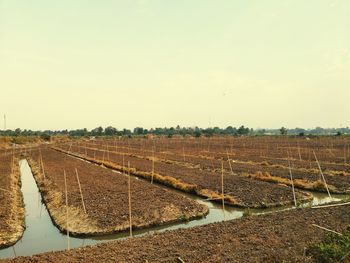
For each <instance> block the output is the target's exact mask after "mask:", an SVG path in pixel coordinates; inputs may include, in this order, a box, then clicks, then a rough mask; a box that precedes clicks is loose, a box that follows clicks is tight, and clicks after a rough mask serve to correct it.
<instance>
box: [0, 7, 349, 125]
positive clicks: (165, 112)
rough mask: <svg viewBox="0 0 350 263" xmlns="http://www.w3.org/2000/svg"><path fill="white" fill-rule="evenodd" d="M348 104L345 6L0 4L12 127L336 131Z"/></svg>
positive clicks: (2, 103) (6, 108) (4, 86)
mask: <svg viewBox="0 0 350 263" xmlns="http://www.w3.org/2000/svg"><path fill="white" fill-rule="evenodd" d="M349 101H350V1H349V0H338V1H337V0H274V1H273V0H259V1H257V0H256V1H249V0H240V1H239V0H226V1H224V0H216V1H214V0H176V1H172V0H139V1H136V0H135V1H131V0H124V1H117V0H115V1H108V0H101V1H98V0H95V1H93V0H90V1H88V0H74V1H72V0H59V1H54V0H51V1H48V0H36V1H25V0H22V1H19V0H0V114H1V115H3V114H5V113H6V115H7V127H8V128H11V129H13V128H17V127H20V128H22V129H24V128H27V129H65V128H68V129H75V128H84V127H86V128H88V129H91V128H94V127H96V126H99V125H102V126H107V125H112V126H115V127H116V128H124V127H126V128H132V127H135V126H142V127H146V128H150V127H155V126H157V127H165V126H167V127H170V126H176V125H177V124H180V125H181V126H201V127H207V126H220V127H226V126H228V125H232V126H238V125H241V124H244V125H246V126H249V127H254V128H258V127H261V128H278V127H281V126H286V127H289V128H293V127H304V128H309V127H315V126H322V127H331V126H332V127H333V126H336V127H340V126H343V127H345V126H350V106H349ZM0 120H1V121H0V123H1V126H0V129H2V127H3V124H2V118H1V119H0Z"/></svg>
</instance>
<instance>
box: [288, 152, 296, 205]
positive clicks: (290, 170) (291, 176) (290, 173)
mask: <svg viewBox="0 0 350 263" xmlns="http://www.w3.org/2000/svg"><path fill="white" fill-rule="evenodd" d="M288 166H289V175H290V181H291V184H292V190H293V198H294V206H295V207H297V199H296V197H295V189H294V182H293V174H292V168H291V167H290V157H289V154H288Z"/></svg>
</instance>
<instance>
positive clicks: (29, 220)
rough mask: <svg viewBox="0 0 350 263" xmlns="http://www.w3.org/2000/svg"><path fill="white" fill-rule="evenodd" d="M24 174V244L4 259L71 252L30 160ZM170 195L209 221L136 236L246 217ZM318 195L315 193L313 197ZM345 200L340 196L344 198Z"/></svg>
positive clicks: (5, 252) (75, 243)
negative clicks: (199, 208)
mask: <svg viewBox="0 0 350 263" xmlns="http://www.w3.org/2000/svg"><path fill="white" fill-rule="evenodd" d="M20 171H21V180H22V193H23V200H24V204H25V210H26V219H25V220H26V227H27V228H26V230H25V232H24V235H23V237H22V239H21V240H20V241H18V242H17V243H16V244H15V245H14V246H12V247H9V248H5V249H1V250H0V258H13V257H15V256H27V255H34V254H38V253H43V252H47V251H55V250H64V249H66V248H67V236H66V235H63V234H61V233H60V232H59V230H58V229H57V228H56V227H55V226H54V225H53V223H52V221H51V218H50V216H49V213H48V211H47V210H46V207H45V205H44V204H43V203H42V199H41V195H40V193H39V191H38V188H37V185H36V183H35V180H34V178H33V175H32V172H31V170H30V167H29V165H28V163H27V161H26V160H22V161H20ZM168 191H173V192H177V193H179V194H182V195H184V196H187V197H189V198H191V199H192V200H195V201H197V202H198V203H201V204H205V205H207V206H208V207H209V214H208V215H207V216H206V217H205V218H201V219H197V220H192V221H189V222H185V223H174V224H171V225H167V226H161V227H152V228H147V229H144V230H135V231H133V234H134V236H142V235H146V234H151V233H155V232H161V231H165V230H173V229H178V228H189V227H194V226H199V225H205V224H209V223H214V222H220V221H223V220H232V219H237V218H240V217H242V216H243V212H244V210H243V209H238V208H233V207H229V206H226V207H225V212H224V211H223V210H222V207H221V205H220V204H216V203H212V202H209V201H206V200H203V199H201V198H199V197H196V196H193V195H189V194H185V193H183V192H180V191H177V190H172V189H168ZM313 194H314V193H313ZM343 197H345V196H337V198H338V200H340V199H339V198H343ZM330 201H334V199H333V200H331V199H330V198H329V197H328V195H326V194H318V193H317V194H314V200H313V202H312V203H311V204H308V205H319V204H324V203H328V202H330ZM290 208H291V207H289V208H286V207H284V208H273V209H264V210H261V209H260V210H259V209H252V210H251V211H250V212H251V213H253V214H261V213H268V212H274V211H279V210H285V209H290ZM127 237H128V233H127V232H125V233H121V234H114V235H107V236H101V237H89V238H70V247H71V248H75V247H81V246H86V245H94V244H97V243H101V242H106V241H109V240H115V239H123V238H127Z"/></svg>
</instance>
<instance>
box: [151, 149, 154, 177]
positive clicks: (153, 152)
mask: <svg viewBox="0 0 350 263" xmlns="http://www.w3.org/2000/svg"><path fill="white" fill-rule="evenodd" d="M153 177H154V150H153V158H152V178H151V184H153Z"/></svg>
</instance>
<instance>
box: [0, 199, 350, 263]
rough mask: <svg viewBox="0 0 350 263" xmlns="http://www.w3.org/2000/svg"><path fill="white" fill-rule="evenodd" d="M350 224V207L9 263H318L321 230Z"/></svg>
mask: <svg viewBox="0 0 350 263" xmlns="http://www.w3.org/2000/svg"><path fill="white" fill-rule="evenodd" d="M335 219H336V220H335ZM349 222H350V213H349V206H338V207H330V208H318V209H293V210H289V211H284V212H278V213H273V214H265V215H261V216H251V217H246V218H243V219H239V220H234V221H227V222H221V223H215V224H210V225H206V226H201V227H195V228H190V229H181V230H174V231H168V232H165V233H160V234H156V235H152V236H146V237H141V238H133V239H127V240H122V241H117V242H109V243H105V244H101V245H97V246H93V247H86V248H79V249H74V250H71V251H58V252H51V253H44V254H41V255H35V256H32V257H19V258H16V259H14V260H12V261H9V262H50V261H54V262H81V261H89V262H174V263H175V262H316V260H315V258H314V257H313V254H311V253H310V248H311V246H312V245H314V244H315V243H318V242H320V241H322V240H323V239H324V238H325V236H326V234H327V233H328V232H327V231H325V230H323V229H320V228H319V227H324V228H327V229H331V230H333V231H337V232H339V233H342V232H343V231H344V229H345V228H346V227H347V226H348V225H349ZM315 225H317V226H319V227H316V226H315ZM181 260H182V261H181ZM4 262H7V261H4Z"/></svg>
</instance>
